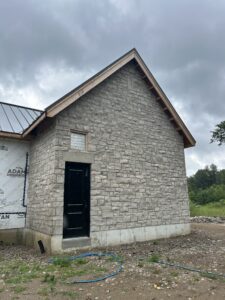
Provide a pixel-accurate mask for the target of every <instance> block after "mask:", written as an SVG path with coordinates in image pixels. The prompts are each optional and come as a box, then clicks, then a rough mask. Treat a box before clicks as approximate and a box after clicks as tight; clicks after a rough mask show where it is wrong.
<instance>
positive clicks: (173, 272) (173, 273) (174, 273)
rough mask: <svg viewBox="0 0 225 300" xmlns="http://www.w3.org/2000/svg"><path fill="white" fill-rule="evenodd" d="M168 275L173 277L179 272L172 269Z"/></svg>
mask: <svg viewBox="0 0 225 300" xmlns="http://www.w3.org/2000/svg"><path fill="white" fill-rule="evenodd" d="M170 275H171V276H173V277H177V276H179V273H178V272H176V271H172V272H170Z"/></svg>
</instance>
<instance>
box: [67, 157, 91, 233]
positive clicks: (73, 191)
mask: <svg viewBox="0 0 225 300" xmlns="http://www.w3.org/2000/svg"><path fill="white" fill-rule="evenodd" d="M89 231H90V165H88V164H82V163H73V162H66V168H65V187H64V224H63V237H64V238H69V237H80V236H89Z"/></svg>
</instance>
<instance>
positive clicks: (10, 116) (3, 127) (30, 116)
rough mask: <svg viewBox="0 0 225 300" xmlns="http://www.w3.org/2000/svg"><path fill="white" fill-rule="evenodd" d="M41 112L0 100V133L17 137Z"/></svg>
mask: <svg viewBox="0 0 225 300" xmlns="http://www.w3.org/2000/svg"><path fill="white" fill-rule="evenodd" d="M41 114H42V111H41V110H38V109H33V108H28V107H25V106H19V105H15V104H9V103H5V102H0V132H1V135H2V136H3V135H5V136H7V135H10V136H11V137H19V136H20V135H21V134H22V133H23V132H24V131H25V130H26V129H27V128H29V127H30V126H31V124H33V122H34V121H36V120H37V119H38V118H39V117H40V115H41Z"/></svg>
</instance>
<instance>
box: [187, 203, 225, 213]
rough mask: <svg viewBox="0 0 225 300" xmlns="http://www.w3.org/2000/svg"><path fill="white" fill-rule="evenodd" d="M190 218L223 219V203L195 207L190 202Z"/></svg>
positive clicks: (224, 207)
mask: <svg viewBox="0 0 225 300" xmlns="http://www.w3.org/2000/svg"><path fill="white" fill-rule="evenodd" d="M190 211H191V217H195V216H206V217H225V201H224V200H221V201H218V202H211V203H208V204H205V205H197V204H194V203H193V202H191V201H190Z"/></svg>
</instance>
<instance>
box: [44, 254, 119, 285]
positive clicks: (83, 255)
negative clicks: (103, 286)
mask: <svg viewBox="0 0 225 300" xmlns="http://www.w3.org/2000/svg"><path fill="white" fill-rule="evenodd" d="M93 256H97V257H111V258H112V259H113V260H114V261H115V262H116V263H117V268H116V270H115V271H114V272H112V273H109V274H106V275H104V276H102V277H98V278H95V279H88V280H73V281H71V282H70V283H93V282H98V281H102V280H105V279H107V278H110V277H113V276H116V275H117V274H119V273H120V272H121V271H122V269H123V265H122V263H121V260H120V259H119V257H118V256H116V255H115V254H113V253H97V252H88V253H83V254H80V255H77V256H69V257H67V259H68V260H69V261H73V260H76V259H79V258H85V257H93ZM56 260H57V258H51V259H50V260H49V261H48V262H49V263H54V262H55V261H56Z"/></svg>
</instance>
